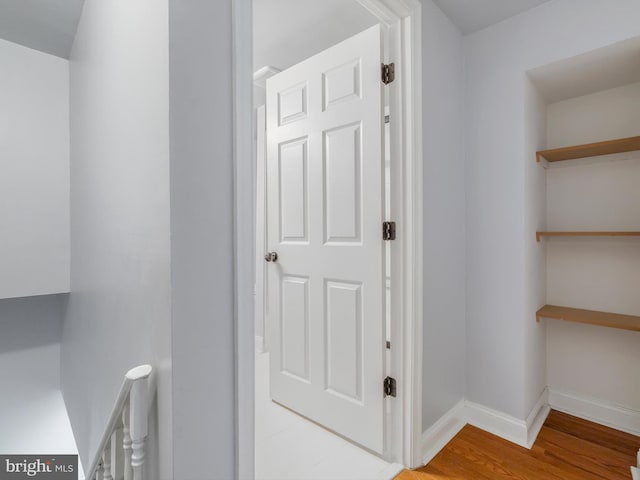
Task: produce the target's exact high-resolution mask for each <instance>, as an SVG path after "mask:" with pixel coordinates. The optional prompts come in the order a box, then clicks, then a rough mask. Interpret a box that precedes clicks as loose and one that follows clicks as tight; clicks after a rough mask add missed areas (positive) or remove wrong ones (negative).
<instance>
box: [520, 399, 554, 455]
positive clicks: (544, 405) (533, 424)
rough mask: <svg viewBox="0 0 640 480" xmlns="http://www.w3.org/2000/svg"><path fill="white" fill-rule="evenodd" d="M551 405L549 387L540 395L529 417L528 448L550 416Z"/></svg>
mask: <svg viewBox="0 0 640 480" xmlns="http://www.w3.org/2000/svg"><path fill="white" fill-rule="evenodd" d="M550 411H551V407H550V406H549V389H548V388H547V387H545V389H544V390H543V391H542V393H541V394H540V397H538V401H537V402H536V403H535V404H534V406H533V408H532V409H531V412H530V413H529V416H528V417H527V420H526V424H527V445H526V447H527V448H531V447H532V446H533V444H534V442H535V441H536V438H538V434H539V433H540V430H541V429H542V425H544V421H545V420H546V419H547V417H548V416H549V412H550Z"/></svg>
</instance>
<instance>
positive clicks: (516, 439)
mask: <svg viewBox="0 0 640 480" xmlns="http://www.w3.org/2000/svg"><path fill="white" fill-rule="evenodd" d="M548 398H549V395H548V391H547V389H546V388H545V389H544V390H543V392H542V394H540V397H539V398H538V400H537V401H536V403H535V405H534V406H533V408H532V409H531V412H530V413H529V416H528V417H527V418H526V420H520V419H518V418H515V417H513V416H511V415H508V414H506V413H503V412H500V411H498V410H494V409H492V408H488V407H485V406H484V405H480V404H479V403H475V402H471V401H469V400H460V401H459V402H458V403H457V404H455V405H454V406H453V407H452V408H451V409H450V410H449V411H448V412H447V413H445V414H444V415H443V416H442V417H440V418H439V419H438V421H436V422H435V423H434V424H433V425H432V426H431V427H429V428H428V429H427V430H425V432H424V433H423V434H422V460H423V462H424V464H427V463H429V462H430V461H431V460H432V459H433V457H435V456H436V455H437V454H438V452H440V450H442V449H443V448H444V446H445V445H446V444H447V443H449V442H450V441H451V440H452V439H453V437H455V436H456V434H457V433H458V432H459V431H460V430H462V428H463V427H464V426H465V425H467V424H469V425H473V426H474V427H477V428H479V429H481V430H484V431H485V432H489V433H492V434H494V435H497V436H498V437H500V438H503V439H505V440H508V441H509V442H512V443H515V444H517V445H520V446H522V447H525V448H529V449H530V448H531V447H532V446H533V443H534V442H535V440H536V438H537V437H538V434H539V433H540V429H541V428H542V425H543V424H544V421H545V420H546V419H547V415H549V411H550V410H551V407H549V405H548V403H549V402H548Z"/></svg>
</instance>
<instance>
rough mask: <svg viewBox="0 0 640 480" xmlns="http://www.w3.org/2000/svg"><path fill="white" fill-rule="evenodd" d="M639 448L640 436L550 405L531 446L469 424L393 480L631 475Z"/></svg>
mask: <svg viewBox="0 0 640 480" xmlns="http://www.w3.org/2000/svg"><path fill="white" fill-rule="evenodd" d="M638 448H640V437H636V436H634V435H629V434H627V433H623V432H619V431H617V430H613V429H611V428H607V427H604V426H602V425H598V424H596V423H592V422H588V421H586V420H582V419H579V418H576V417H572V416H571V415H567V414H564V413H560V412H557V411H554V410H552V411H551V413H550V414H549V417H548V418H547V420H546V422H545V423H544V426H543V427H542V430H541V431H540V435H539V436H538V439H537V440H536V442H535V444H534V446H533V448H532V449H531V450H527V449H526V448H523V447H519V446H517V445H515V444H513V443H510V442H507V441H506V440H503V439H501V438H499V437H496V436H495V435H491V434H490V433H486V432H484V431H482V430H480V429H478V428H475V427H472V426H471V425H467V426H465V427H464V428H463V429H462V430H461V431H460V432H459V433H458V435H456V436H455V437H454V438H453V440H451V441H450V442H449V443H448V444H447V446H446V447H445V448H444V449H443V450H442V451H441V452H440V453H439V454H438V455H436V457H435V458H434V459H433V460H432V461H431V462H430V463H429V464H428V465H426V466H424V467H422V468H419V469H417V470H412V471H410V470H404V471H403V472H401V473H400V474H399V475H398V476H397V477H396V480H444V479H446V480H458V479H459V480H503V479H505V480H507V479H508V480H513V479H518V480H602V479H605V480H630V479H631V473H630V471H629V467H631V466H632V465H635V462H636V454H637V452H638Z"/></svg>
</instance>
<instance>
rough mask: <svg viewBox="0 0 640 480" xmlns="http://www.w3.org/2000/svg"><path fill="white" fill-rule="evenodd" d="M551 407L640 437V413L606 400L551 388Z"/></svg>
mask: <svg viewBox="0 0 640 480" xmlns="http://www.w3.org/2000/svg"><path fill="white" fill-rule="evenodd" d="M549 405H550V406H551V408H553V409H554V410H559V411H561V412H564V413H568V414H569V415H573V416H575V417H579V418H583V419H585V420H590V421H592V422H596V423H600V424H601V425H605V426H607V427H611V428H615V429H616V430H621V431H623V432H627V433H631V434H633V435H640V411H638V410H632V409H630V408H626V407H622V406H620V405H616V404H614V403H611V402H607V401H606V400H600V399H597V398H591V397H587V396H582V395H578V394H576V393H573V392H568V391H563V390H558V389H555V388H553V387H549Z"/></svg>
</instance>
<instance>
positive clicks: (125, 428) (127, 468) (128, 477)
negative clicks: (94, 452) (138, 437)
mask: <svg viewBox="0 0 640 480" xmlns="http://www.w3.org/2000/svg"><path fill="white" fill-rule="evenodd" d="M122 449H123V451H124V471H123V477H124V480H133V470H132V468H131V434H130V430H129V406H128V405H126V406H125V407H124V409H123V410H122Z"/></svg>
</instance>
